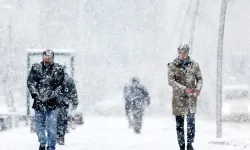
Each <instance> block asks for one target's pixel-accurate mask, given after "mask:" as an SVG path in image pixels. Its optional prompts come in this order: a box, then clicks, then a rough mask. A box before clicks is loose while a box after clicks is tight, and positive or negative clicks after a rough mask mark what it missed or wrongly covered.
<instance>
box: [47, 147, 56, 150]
mask: <svg viewBox="0 0 250 150" xmlns="http://www.w3.org/2000/svg"><path fill="white" fill-rule="evenodd" d="M55 149H56V148H55V147H49V146H48V147H47V150H55Z"/></svg>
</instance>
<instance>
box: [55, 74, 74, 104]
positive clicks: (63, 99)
mask: <svg viewBox="0 0 250 150" xmlns="http://www.w3.org/2000/svg"><path fill="white" fill-rule="evenodd" d="M63 86H64V88H63V91H62V93H60V94H59V99H60V104H59V107H69V104H72V105H73V106H75V107H77V105H78V94H77V90H76V85H75V82H74V79H73V78H72V77H70V76H69V75H68V74H67V73H65V76H64V84H63Z"/></svg>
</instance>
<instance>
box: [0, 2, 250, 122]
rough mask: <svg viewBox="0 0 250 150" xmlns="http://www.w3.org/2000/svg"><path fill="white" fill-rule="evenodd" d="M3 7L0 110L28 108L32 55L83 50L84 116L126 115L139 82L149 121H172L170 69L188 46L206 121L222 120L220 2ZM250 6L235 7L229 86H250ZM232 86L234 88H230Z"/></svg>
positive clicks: (79, 64)
mask: <svg viewBox="0 0 250 150" xmlns="http://www.w3.org/2000/svg"><path fill="white" fill-rule="evenodd" d="M195 6H196V5H195V0H174V1H173V0H171V1H170V0H136V1H135V0H70V1H69V0H0V16H1V19H0V54H1V55H0V56H1V59H0V79H1V81H0V83H1V84H0V96H1V98H0V107H1V108H0V109H1V110H3V109H5V108H6V107H12V106H14V107H16V109H17V110H18V111H25V109H26V77H27V66H26V65H27V62H26V61H27V60H26V49H32V48H42V49H46V48H52V49H53V48H56V49H68V48H70V49H75V50H76V62H75V67H76V70H75V71H76V72H75V80H76V85H77V89H78V93H79V100H80V107H81V109H82V110H83V111H84V114H85V115H122V114H124V100H123V98H122V94H123V93H122V92H123V87H124V85H125V84H126V83H128V82H130V79H131V77H132V76H138V77H139V78H140V79H141V82H142V84H144V85H145V86H146V87H147V88H148V90H149V92H150V95H151V98H152V105H151V107H150V108H149V109H148V110H147V114H148V115H171V88H170V87H169V86H168V82H167V67H166V66H167V63H168V62H170V61H172V60H173V59H175V57H176V56H177V47H178V45H179V44H180V42H182V41H183V42H189V39H190V37H191V36H192V34H190V33H191V31H192V30H191V29H192V28H191V27H192V21H193V18H194V16H196V19H197V20H196V23H195V32H194V43H193V48H192V54H191V56H192V57H193V59H195V60H196V61H197V62H198V63H200V66H201V70H202V73H203V77H204V88H203V91H202V93H201V96H200V102H199V113H198V114H199V115H201V116H204V117H213V118H214V117H215V101H216V99H215V98H216V63H217V61H216V58H217V56H216V54H217V53H216V51H217V35H218V26H219V16H220V6H221V0H205V1H204V0H201V1H200V3H199V6H198V13H195ZM249 14H250V1H249V0H238V1H233V0H232V1H230V2H229V4H228V12H227V18H226V29H225V43H224V66H223V67H224V72H223V73H224V74H223V75H224V77H223V81H224V83H225V84H231V83H230V82H231V81H234V82H237V83H239V82H244V83H249V81H250V80H249V78H248V76H249V75H248V74H249V72H248V68H249V67H250V66H249V64H250V63H249V61H248V59H247V58H248V57H249V55H250V51H249V46H250V36H249V35H250V30H249V29H248V28H249V25H250V16H249ZM229 81H230V82H229Z"/></svg>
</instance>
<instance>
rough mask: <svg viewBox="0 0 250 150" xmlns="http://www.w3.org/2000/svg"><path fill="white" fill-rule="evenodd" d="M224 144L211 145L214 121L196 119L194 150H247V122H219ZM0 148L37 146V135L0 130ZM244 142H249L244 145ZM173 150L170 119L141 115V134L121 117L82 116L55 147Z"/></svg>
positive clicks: (30, 148) (29, 149) (25, 149)
mask: <svg viewBox="0 0 250 150" xmlns="http://www.w3.org/2000/svg"><path fill="white" fill-rule="evenodd" d="M223 127H224V130H223V131H224V133H223V134H224V137H225V138H223V141H228V144H226V145H216V144H211V142H212V141H218V140H216V139H215V122H211V121H201V120H198V121H197V134H196V142H195V148H196V149H198V150H211V149H213V150H221V149H227V150H246V149H250V141H249V139H250V134H249V131H250V125H249V124H229V123H225V124H223ZM0 141H1V150H35V149H38V145H39V144H38V142H37V137H36V135H35V134H34V133H30V130H29V128H27V127H22V128H18V129H13V130H10V131H6V132H0ZM247 142H248V144H249V145H247ZM71 149H74V150H152V149H157V150H166V149H170V150H177V149H178V146H177V141H176V133H175V123H174V120H173V119H172V118H163V117H158V118H155V117H154V118H153V117H145V120H144V126H143V131H142V134H141V135H136V134H134V133H133V131H132V130H131V129H128V128H127V122H126V119H125V118H123V117H85V125H84V126H79V127H78V128H77V129H76V130H72V131H71V133H69V134H67V136H66V145H65V146H57V150H71Z"/></svg>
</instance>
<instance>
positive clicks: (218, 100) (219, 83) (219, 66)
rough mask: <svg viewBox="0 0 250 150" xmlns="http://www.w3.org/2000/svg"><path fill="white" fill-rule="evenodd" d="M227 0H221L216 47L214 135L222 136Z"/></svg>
mask: <svg viewBox="0 0 250 150" xmlns="http://www.w3.org/2000/svg"><path fill="white" fill-rule="evenodd" d="M227 2H228V0H222V4H221V12H220V24H219V35H218V45H217V46H218V47H217V83H216V86H217V92H216V137H217V138H221V137H222V70H223V66H222V64H223V42H224V41H223V40H224V28H225V19H226V12H227Z"/></svg>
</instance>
